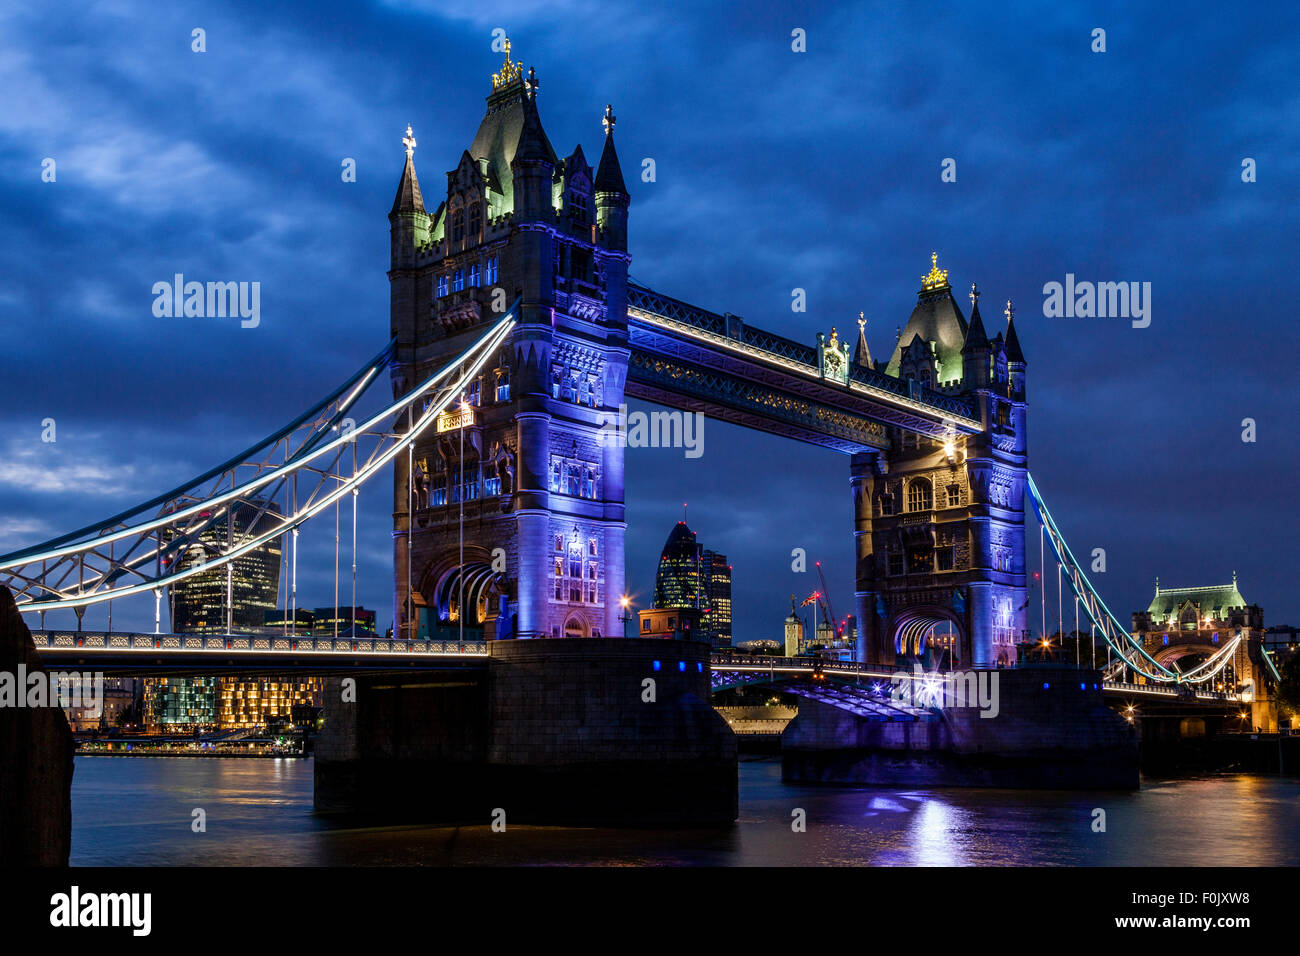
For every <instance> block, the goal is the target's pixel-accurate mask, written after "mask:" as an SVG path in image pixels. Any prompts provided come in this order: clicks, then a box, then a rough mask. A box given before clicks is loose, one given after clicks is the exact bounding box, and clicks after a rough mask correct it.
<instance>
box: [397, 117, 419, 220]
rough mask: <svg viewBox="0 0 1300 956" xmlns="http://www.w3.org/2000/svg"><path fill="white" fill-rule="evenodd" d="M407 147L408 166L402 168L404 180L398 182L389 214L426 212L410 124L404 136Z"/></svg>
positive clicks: (404, 144)
mask: <svg viewBox="0 0 1300 956" xmlns="http://www.w3.org/2000/svg"><path fill="white" fill-rule="evenodd" d="M402 145H403V146H405V147H406V166H405V167H404V168H403V169H402V180H401V182H399V183H398V184H397V195H396V196H394V197H393V208H392V209H391V210H390V211H389V215H392V214H393V213H398V212H419V213H423V212H425V208H424V197H423V196H421V195H420V181H419V179H417V178H416V176H415V145H416V143H415V133H414V131H413V130H412V129H411V126H410V124H409V123H408V124H407V126H406V135H405V136H403V137H402Z"/></svg>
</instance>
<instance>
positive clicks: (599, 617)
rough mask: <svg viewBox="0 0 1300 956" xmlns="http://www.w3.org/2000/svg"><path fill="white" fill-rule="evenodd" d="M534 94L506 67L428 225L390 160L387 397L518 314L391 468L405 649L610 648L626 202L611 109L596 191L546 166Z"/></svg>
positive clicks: (588, 182) (398, 614) (398, 617)
mask: <svg viewBox="0 0 1300 956" xmlns="http://www.w3.org/2000/svg"><path fill="white" fill-rule="evenodd" d="M539 86H540V84H539V82H538V79H537V75H536V72H535V71H534V70H532V69H529V70H528V71H527V73H525V72H524V70H523V68H522V64H518V63H515V64H512V63H511V62H510V60H509V55H508V54H507V58H506V63H505V65H504V67H503V68H502V70H501V71H500V72H498V73H496V74H494V75H493V88H492V92H491V93H490V94H489V96H488V97H487V111H486V114H485V115H484V117H483V120H482V122H481V124H480V125H479V129H478V132H477V134H476V135H475V136H474V139H473V141H472V143H471V144H470V146H469V148H468V149H467V150H465V151H463V152H462V153H461V156H460V159H459V161H458V162H457V164H456V167H455V168H454V169H452V170H450V171H449V172H448V173H447V181H446V190H445V198H440V201H439V203H438V206H437V208H436V209H434V210H433V211H432V212H430V211H429V210H428V209H427V208H426V206H425V203H424V199H423V197H422V194H421V191H420V187H419V183H418V181H417V179H416V173H415V165H414V159H413V157H412V150H413V148H414V146H415V139H414V136H413V134H412V133H411V132H410V131H409V130H408V134H407V137H406V139H405V140H404V143H406V149H407V156H406V166H405V168H404V170H403V173H402V178H401V182H400V184H399V186H398V191H397V196H396V199H395V200H394V203H393V209H392V212H391V213H390V215H389V222H390V226H391V236H392V262H391V268H390V271H389V274H388V275H389V280H390V286H391V316H392V334H393V335H394V336H395V337H396V339H397V352H396V357H395V358H394V361H393V363H392V367H391V370H392V378H393V390H394V393H395V394H401V393H402V392H403V391H405V390H406V389H407V388H409V387H410V386H411V384H412V383H414V382H417V381H420V380H422V378H423V377H424V376H425V375H427V374H429V372H430V371H433V370H436V369H437V368H439V367H440V366H441V365H442V364H444V363H446V362H447V361H448V360H449V359H450V358H453V357H454V356H455V355H457V354H459V353H460V352H461V351H462V350H463V349H464V348H465V347H467V346H468V345H469V344H470V343H471V342H473V341H474V340H475V339H477V338H478V337H479V336H480V335H481V334H482V333H483V331H484V330H485V329H486V328H488V327H489V326H490V325H491V324H492V323H493V322H495V321H497V320H498V319H499V318H500V317H501V314H502V313H504V312H505V311H506V310H507V309H508V308H510V306H511V304H512V303H514V302H515V301H516V300H518V301H519V303H520V304H519V308H518V325H517V327H516V328H515V329H514V331H513V332H512V333H511V334H510V336H509V337H508V338H507V340H506V342H505V345H504V347H503V348H502V349H501V351H500V355H499V356H498V357H497V358H496V359H495V361H492V362H489V363H488V367H487V368H486V369H485V371H484V374H483V375H482V376H481V377H479V378H478V379H477V380H476V381H474V382H473V383H471V385H470V387H469V388H468V389H467V390H466V394H465V395H464V406H465V407H464V408H463V409H461V410H460V411H459V412H457V413H456V414H454V415H452V414H448V415H446V416H444V420H442V421H440V422H439V424H438V430H437V434H436V435H432V436H428V437H422V438H421V439H420V440H419V441H418V442H417V443H416V445H415V448H414V449H413V450H412V452H411V454H410V455H409V466H408V458H407V457H406V456H403V457H400V458H399V459H398V460H397V461H398V466H397V467H396V468H395V470H394V471H395V479H394V496H393V536H394V559H395V560H394V564H395V575H396V587H395V589H394V594H395V599H394V621H395V622H397V624H396V625H395V632H396V633H398V634H402V635H406V636H416V637H429V638H432V639H435V640H436V639H448V640H454V639H455V638H456V637H457V636H458V635H459V634H460V633H461V631H462V627H463V630H464V633H465V634H466V637H467V638H468V637H469V636H471V635H473V636H475V637H478V636H480V635H482V636H486V637H488V638H490V639H491V638H497V639H500V638H507V637H551V636H566V635H567V636H584V637H595V636H604V635H608V636H613V635H619V634H621V633H622V629H621V622H620V621H619V614H620V607H619V597H620V596H621V595H622V593H623V558H624V533H625V529H626V524H625V519H624V499H623V494H624V492H623V448H622V447H621V445H620V443H618V442H616V441H608V442H607V441H602V440H601V439H602V426H603V427H604V428H605V429H606V431H607V432H608V430H609V426H610V425H612V424H613V423H614V421H615V419H616V417H617V415H618V409H619V406H620V404H622V402H623V400H624V399H623V393H624V383H625V380H626V377H627V360H628V346H627V272H628V262H629V257H628V254H627V212H628V202H629V199H628V193H627V189H626V187H625V186H624V183H623V177H622V173H621V170H620V168H619V163H618V156H617V153H616V152H615V149H614V122H615V117H614V114H613V110H612V108H609V107H607V108H606V110H605V114H604V118H603V121H602V122H603V126H604V145H603V149H602V152H601V157H600V161H599V164H598V166H597V168H596V170H595V171H594V172H593V170H592V168H591V167H590V165H588V163H587V160H586V158H585V156H584V155H583V151H582V147H581V146H579V147H577V148H576V149H575V150H574V151H573V153H572V154H571V155H570V156H568V157H567V158H563V159H562V158H560V157H558V156H557V155H556V153H555V151H554V149H553V148H552V146H551V143H550V140H549V139H548V138H547V135H546V132H545V130H544V129H543V127H542V122H541V117H540V114H539V112H538V107H537V100H538V90H539ZM427 142H428V139H427V137H426V144H427ZM462 449H463V451H462ZM462 516H463V517H462ZM462 595H463V596H462ZM462 605H463V607H464V613H463V614H462Z"/></svg>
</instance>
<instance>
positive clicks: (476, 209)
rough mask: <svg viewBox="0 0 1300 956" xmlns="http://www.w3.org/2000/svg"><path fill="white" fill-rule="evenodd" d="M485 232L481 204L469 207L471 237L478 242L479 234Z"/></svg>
mask: <svg viewBox="0 0 1300 956" xmlns="http://www.w3.org/2000/svg"><path fill="white" fill-rule="evenodd" d="M482 231H483V206H482V205H481V204H480V203H472V204H471V205H470V207H469V236H470V238H471V239H474V240H477V239H478V237H479V233H480V232H482Z"/></svg>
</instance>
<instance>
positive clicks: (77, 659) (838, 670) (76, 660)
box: [31, 630, 1243, 707]
mask: <svg viewBox="0 0 1300 956" xmlns="http://www.w3.org/2000/svg"><path fill="white" fill-rule="evenodd" d="M31 634H32V641H33V642H34V643H35V644H36V648H37V650H38V651H39V652H40V655H41V658H42V660H44V661H45V662H46V663H47V664H49V665H50V666H51V667H55V666H57V667H63V668H66V667H70V666H73V665H75V666H78V667H93V668H94V669H96V670H99V671H102V672H104V673H106V674H110V673H117V674H131V673H135V672H144V671H147V672H149V673H162V672H169V673H176V674H185V673H189V674H208V673H211V674H222V673H241V674H242V673H272V672H274V673H291V672H300V673H309V674H313V675H316V674H320V675H325V674H335V673H345V672H348V671H352V670H357V669H365V670H442V669H467V668H468V669H473V668H481V667H484V666H486V663H487V659H488V658H489V657H490V653H489V650H488V645H487V643H486V642H484V641H465V642H464V643H461V642H454V641H405V640H395V639H392V638H383V637H339V638H334V637H332V636H320V637H316V636H302V635H293V634H289V633H281V634H279V635H276V634H146V633H138V632H117V631H114V632H106V631H58V630H34V631H32V632H31ZM711 666H712V669H713V672H714V673H713V689H714V690H715V691H719V690H726V689H728V688H730V687H739V686H743V685H745V684H754V683H774V682H776V681H780V680H799V679H803V678H806V679H810V680H817V681H821V680H826V679H833V680H836V681H846V680H850V679H851V680H853V681H855V682H856V681H860V680H870V681H873V682H874V681H883V682H888V681H890V679H891V678H892V677H893V676H894V674H895V673H896V672H895V671H891V670H888V669H886V668H881V667H874V668H873V667H868V666H866V665H863V664H857V663H853V662H850V661H829V660H817V659H814V658H807V657H733V656H729V655H723V654H715V655H713V658H712V661H711ZM727 674H734V675H736V679H726V678H724V676H723V675H727ZM744 675H750V676H749V677H748V678H746V677H745V676H744ZM778 675H779V676H778ZM904 678H905V679H908V680H910V679H913V678H912V675H911V674H907V673H905V674H904ZM1102 691H1103V692H1104V693H1105V694H1106V695H1107V696H1110V697H1120V698H1123V699H1125V700H1144V699H1145V700H1149V701H1151V702H1153V703H1155V702H1160V703H1169V704H1173V703H1186V704H1191V703H1195V704H1198V705H1201V706H1207V707H1231V706H1234V705H1237V704H1240V703H1243V701H1242V699H1241V697H1240V695H1235V694H1224V693H1217V692H1213V691H1201V690H1195V691H1194V690H1192V689H1191V688H1181V689H1179V688H1174V687H1165V686H1156V685H1151V684H1127V683H1121V682H1118V681H1104V682H1102Z"/></svg>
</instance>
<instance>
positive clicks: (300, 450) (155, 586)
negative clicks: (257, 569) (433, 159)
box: [0, 303, 517, 624]
mask: <svg viewBox="0 0 1300 956" xmlns="http://www.w3.org/2000/svg"><path fill="white" fill-rule="evenodd" d="M515 308H517V303H516V306H515V307H512V308H511V310H510V311H509V312H508V313H507V314H506V315H505V316H504V317H503V318H502V319H501V320H500V321H498V322H497V323H496V324H495V325H493V326H492V327H491V328H489V329H488V330H487V331H486V332H484V334H483V335H482V336H481V337H480V338H479V339H478V340H477V341H475V342H474V343H473V344H472V345H471V346H470V347H469V348H467V349H466V350H465V351H464V352H463V353H461V354H460V355H459V356H457V357H456V358H455V359H453V360H452V361H451V362H449V363H448V364H447V365H446V366H444V367H443V368H441V369H440V370H439V371H437V372H436V373H434V374H433V375H431V376H430V377H429V378H427V379H425V380H424V381H423V382H422V383H420V384H419V385H417V386H416V387H415V388H413V389H412V390H411V391H409V392H407V393H406V394H405V395H403V396H402V397H401V398H399V399H397V400H396V401H394V402H392V404H390V405H388V406H387V407H385V408H384V409H383V410H382V411H380V412H378V413H376V414H374V415H372V416H371V417H369V418H368V419H366V420H364V421H361V422H355V421H354V420H353V419H352V418H350V417H349V412H352V411H353V410H354V409H355V407H356V406H357V405H358V403H359V402H360V400H361V398H362V397H363V396H364V395H365V394H366V393H367V392H368V391H369V390H370V389H371V388H372V387H373V386H374V385H375V384H376V383H377V382H381V380H383V379H386V378H387V376H385V375H383V374H382V373H383V372H384V370H385V368H386V367H387V365H388V363H389V361H390V359H391V358H392V356H393V354H394V350H395V347H396V342H395V340H394V341H392V342H389V343H388V345H387V346H386V347H385V348H384V350H383V351H382V352H380V353H379V354H378V355H376V356H375V357H374V359H372V360H371V361H370V362H369V363H367V364H366V365H365V366H363V367H362V368H361V369H360V370H359V371H358V372H357V373H356V374H355V375H353V376H352V377H351V378H349V379H348V380H347V381H346V382H344V383H343V384H342V385H340V386H339V387H338V388H337V389H335V390H334V391H333V392H331V393H330V394H329V395H327V396H326V397H325V398H324V399H322V400H321V401H320V402H318V403H317V404H316V405H314V406H313V407H312V408H310V409H308V410H307V411H306V412H304V413H303V414H302V415H301V416H299V417H298V418H296V419H295V420H294V421H292V422H290V423H289V424H287V425H285V426H284V427H283V428H281V429H280V430H279V431H277V432H276V433H275V434H273V435H271V436H269V437H268V438H266V439H265V440H263V441H261V442H259V443H258V444H256V445H254V446H253V447H251V448H249V449H248V450H246V451H244V452H243V453H242V454H240V455H237V456H236V457H234V458H231V459H230V460H229V461H226V462H224V463H223V464H220V465H218V466H217V467H215V468H213V469H212V470H210V471H208V472H206V473H204V474H202V475H199V476H198V477H197V478H195V479H193V480H192V481H189V482H187V483H186V484H184V485H182V486H181V487H179V488H175V489H173V490H172V491H169V492H167V493H165V494H163V495H160V496H158V497H157V498H154V499H152V500H150V501H146V502H144V503H143V504H141V505H138V506H136V507H135V508H132V509H131V510H130V511H125V512H123V513H121V514H119V515H115V516H114V517H112V518H109V519H107V520H106V521H104V522H103V523H102V524H98V525H94V526H90V527H86V528H82V529H80V530H79V531H73V532H71V533H70V534H65V535H63V536H62V537H58V538H54V539H52V540H50V541H46V542H45V543H43V544H39V545H36V546H34V547H30V548H25V549H23V550H20V551H15V552H13V553H11V554H6V555H3V556H0V584H4V585H6V586H8V587H9V588H10V590H11V591H12V592H13V595H14V600H15V602H16V603H17V605H18V608H19V610H20V611H22V612H24V613H32V612H44V611H55V610H61V609H65V608H70V609H72V610H73V611H75V612H76V613H77V615H78V618H80V617H81V615H82V614H84V613H85V609H86V608H87V607H90V606H91V605H94V604H100V603H102V602H105V601H112V600H115V599H120V598H125V597H130V596H132V595H136V594H143V593H147V592H152V593H153V595H154V601H155V604H154V609H155V618H157V617H158V614H159V603H160V601H161V598H162V591H163V588H164V587H166V586H167V585H170V584H174V583H176V582H177V581H182V580H184V579H185V578H188V577H192V576H194V575H196V574H202V573H204V572H210V571H212V570H213V569H216V568H221V567H224V568H226V569H227V571H226V579H227V589H228V593H227V601H226V606H227V615H228V616H229V613H230V612H229V608H230V606H231V601H230V600H229V598H230V589H231V588H232V583H231V582H232V574H233V567H232V565H231V562H232V561H234V559H236V558H238V557H240V556H241V555H244V554H248V553H249V552H251V551H254V550H256V549H257V548H259V547H261V546H262V545H264V544H266V543H267V542H268V541H272V540H274V539H276V538H278V537H280V536H282V535H285V534H287V533H290V532H291V533H292V534H293V535H294V539H295V549H294V558H295V562H296V536H297V534H298V529H299V526H300V525H301V524H302V523H303V522H304V521H307V520H308V519H310V518H312V517H314V516H316V515H318V514H320V513H321V512H322V511H324V510H325V509H327V508H329V507H330V506H331V505H335V504H336V503H338V502H341V501H342V500H343V499H345V498H347V497H348V496H352V500H353V504H352V535H353V543H354V557H353V562H354V571H355V560H356V559H355V541H356V520H357V518H356V496H357V494H358V492H359V490H360V487H361V485H363V484H364V483H365V482H366V481H368V480H369V479H370V478H372V477H374V475H375V474H376V473H377V472H379V471H380V470H381V469H383V467H384V466H385V465H387V464H388V463H389V462H390V461H392V460H393V459H394V458H395V457H396V456H397V455H398V454H399V453H400V452H401V451H402V449H403V447H405V448H406V449H407V453H408V457H409V455H410V454H411V450H412V449H413V448H414V445H415V439H416V438H417V437H419V436H420V435H421V434H422V433H424V432H425V431H426V430H428V429H429V428H431V427H434V425H435V423H436V422H437V419H438V416H439V415H440V414H442V413H443V412H444V411H446V410H447V409H448V407H449V406H452V405H453V404H454V403H456V402H457V401H458V400H459V399H460V397H461V396H462V395H463V394H464V389H465V386H466V385H467V383H468V382H469V381H470V380H471V379H472V378H473V377H474V376H476V375H477V374H478V373H479V371H480V370H481V369H482V367H483V365H484V364H485V363H486V362H487V360H488V359H489V358H490V357H491V356H492V355H493V354H494V353H495V352H496V350H497V349H498V348H499V347H500V346H501V344H502V343H503V342H504V340H505V337H506V336H507V335H508V334H509V333H510V331H511V329H513V328H514V326H515V314H516V313H515ZM381 387H383V388H386V387H388V384H387V383H383V384H382V385H381ZM236 516H238V521H237V520H236ZM336 521H337V516H336ZM223 532H224V534H223ZM336 534H337V532H336ZM295 570H296V568H295ZM227 624H229V621H227Z"/></svg>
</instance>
